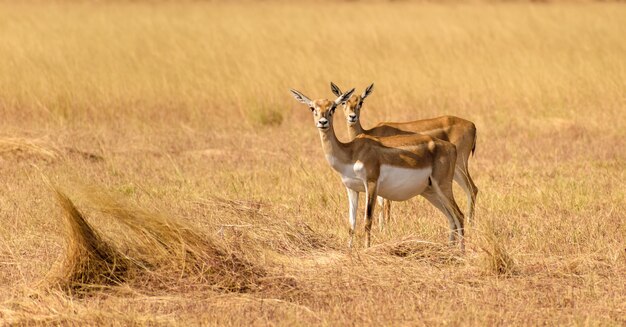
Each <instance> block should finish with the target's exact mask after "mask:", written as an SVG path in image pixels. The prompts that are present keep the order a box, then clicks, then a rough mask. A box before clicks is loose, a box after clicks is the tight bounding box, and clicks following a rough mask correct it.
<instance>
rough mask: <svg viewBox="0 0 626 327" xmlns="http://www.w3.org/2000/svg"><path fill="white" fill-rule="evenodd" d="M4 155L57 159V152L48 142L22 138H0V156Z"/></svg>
mask: <svg viewBox="0 0 626 327" xmlns="http://www.w3.org/2000/svg"><path fill="white" fill-rule="evenodd" d="M5 153H6V154H9V153H10V154H15V155H19V156H24V155H26V156H36V157H41V158H44V159H49V160H52V159H57V158H58V157H59V150H58V149H57V148H56V147H55V146H54V145H52V144H51V143H50V142H47V141H45V140H43V139H31V138H23V137H0V155H1V154H5Z"/></svg>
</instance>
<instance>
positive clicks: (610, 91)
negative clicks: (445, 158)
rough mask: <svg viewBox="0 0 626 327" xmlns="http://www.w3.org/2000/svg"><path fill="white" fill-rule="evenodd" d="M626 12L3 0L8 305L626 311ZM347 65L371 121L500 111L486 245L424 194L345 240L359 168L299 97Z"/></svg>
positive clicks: (423, 312)
mask: <svg viewBox="0 0 626 327" xmlns="http://www.w3.org/2000/svg"><path fill="white" fill-rule="evenodd" d="M625 17H626V7H624V6H623V5H622V4H619V3H558V4H527V3H501V4H496V3H473V4H463V3H454V4H434V3H413V2H371V3H370V2H347V3H344V2H341V3H335V2H307V3H298V4H291V3H274V2H261V3H238V4H229V3H205V2H185V3H173V2H172V3H171V2H158V3H150V4H148V3H142V2H121V1H120V2H55V3H47V2H29V3H10V2H1V3H0V40H1V41H0V62H1V63H2V65H0V129H1V130H2V132H1V134H0V185H1V186H2V192H0V285H2V286H3V288H2V290H3V291H2V292H0V324H30V325H44V324H61V325H66V324H87V325H111V324H118V325H145V324H165V325H215V324H218V325H223V324H227V325H268V324H270V325H303V324H318V325H354V324H356V325H444V324H448V325H539V324H548V325H623V324H626V320H624V317H625V316H626V315H625V312H626V306H625V305H624V303H626V286H625V285H626V278H625V277H624V276H626V241H625V240H624V235H626V224H624V222H623V217H624V216H626V182H625V181H626V156H625V155H624V151H623V149H624V148H625V147H626V120H625V119H626V118H625V117H626V116H625V115H624V108H625V107H626V97H625V95H624V90H626V43H624V42H623V35H626V24H624V23H623V22H624V21H625ZM330 81H333V82H335V83H337V84H338V85H339V86H341V87H342V88H343V87H345V88H348V87H357V88H358V89H359V90H361V91H362V88H364V87H365V86H366V85H369V83H371V82H375V84H376V88H375V90H374V93H373V94H372V96H371V97H370V98H368V102H367V103H366V105H365V108H364V112H363V120H364V125H365V126H366V127H369V126H372V125H374V124H375V123H376V122H378V121H380V120H394V121H401V120H410V119H420V118H427V117H433V116H437V115H443V114H454V115H458V116H462V117H464V118H467V119H469V120H472V121H474V122H475V123H476V125H477V127H478V144H477V151H476V156H475V157H473V158H472V159H470V170H471V173H472V176H473V178H474V179H475V181H476V183H477V185H478V187H479V190H480V193H479V195H478V200H477V221H478V223H477V224H476V225H475V226H470V227H469V228H468V230H467V233H466V235H467V239H466V246H467V250H466V252H465V253H464V254H461V253H459V252H458V250H456V249H454V248H451V247H449V246H447V244H446V239H447V224H446V222H445V219H443V217H441V215H440V214H439V213H438V212H436V211H435V210H434V209H433V208H432V207H431V206H429V205H428V204H427V203H425V201H423V200H420V199H415V200H412V201H408V202H406V203H399V204H397V205H396V206H394V208H393V210H392V215H393V217H392V221H391V222H390V223H389V224H387V226H386V229H385V230H384V231H382V232H380V231H378V229H377V228H374V231H375V232H374V233H373V238H374V239H373V244H374V246H372V248H370V249H363V248H361V247H358V246H357V248H355V249H353V250H352V251H349V250H348V249H347V248H346V244H347V234H348V223H347V203H346V195H345V190H344V189H343V187H342V186H341V182H340V180H339V179H338V178H337V176H336V175H335V174H334V172H332V171H331V169H330V168H329V167H328V164H327V163H326V162H325V159H324V158H323V156H322V152H321V150H320V145H319V139H318V135H317V131H316V130H315V127H314V126H313V124H312V121H311V117H310V113H309V112H308V110H306V108H303V107H302V106H301V105H299V104H297V103H296V102H295V101H294V100H293V99H292V98H291V97H290V95H289V93H288V89H289V88H292V87H293V88H297V89H299V90H301V91H302V92H304V93H305V94H307V95H308V96H310V97H313V98H315V97H329V96H331V94H332V93H331V92H330V89H329V82H330ZM341 122H342V121H341V120H339V122H338V124H337V126H336V127H337V129H338V133H339V135H340V137H342V138H343V137H344V136H345V127H344V126H342V124H341ZM42 174H43V175H45V176H49V178H50V180H51V181H52V182H53V183H54V184H55V185H61V186H63V188H62V194H59V195H58V198H55V194H54V192H51V191H50V189H49V187H48V184H47V182H45V181H43V180H42V178H41V175H42ZM85 184H86V185H87V186H80V187H78V186H76V185H85ZM459 191H460V190H459V189H455V193H456V194H457V195H459V194H462V193H461V192H459ZM64 194H65V195H64ZM457 200H458V202H460V203H459V204H460V207H462V208H464V207H465V206H464V200H465V199H464V198H463V197H462V196H457ZM57 201H59V203H60V204H61V206H60V207H61V209H59V204H57ZM64 216H65V217H66V218H65V219H66V220H67V224H66V223H64V220H63V219H64V218H63V217H64ZM361 229H362V226H361V224H360V221H359V233H357V237H358V238H359V240H358V242H357V244H360V243H362V242H360V241H361V236H362V235H361V233H362V231H361ZM122 268H124V269H122ZM46 276H47V277H49V278H48V279H46V278H45V277H46ZM56 286H62V287H60V288H59V287H56ZM68 290H69V291H70V292H68Z"/></svg>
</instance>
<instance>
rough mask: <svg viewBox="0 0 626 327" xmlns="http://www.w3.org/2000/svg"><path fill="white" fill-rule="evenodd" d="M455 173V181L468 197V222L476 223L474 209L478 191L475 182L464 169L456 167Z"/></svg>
mask: <svg viewBox="0 0 626 327" xmlns="http://www.w3.org/2000/svg"><path fill="white" fill-rule="evenodd" d="M456 168H457V169H455V171H454V180H455V181H456V182H457V183H458V184H459V185H460V186H461V188H462V189H463V191H464V192H465V194H466V195H467V221H468V222H469V223H472V222H473V221H474V208H475V206H476V194H478V189H477V188H476V185H474V181H473V180H472V178H471V177H470V175H469V171H467V169H466V168H464V167H458V166H457V167H456Z"/></svg>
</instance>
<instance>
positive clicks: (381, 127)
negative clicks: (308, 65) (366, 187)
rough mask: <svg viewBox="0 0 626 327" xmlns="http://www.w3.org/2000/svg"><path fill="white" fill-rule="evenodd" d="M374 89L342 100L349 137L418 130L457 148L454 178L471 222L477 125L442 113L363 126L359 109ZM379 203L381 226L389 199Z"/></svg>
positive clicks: (338, 92)
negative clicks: (471, 161)
mask: <svg viewBox="0 0 626 327" xmlns="http://www.w3.org/2000/svg"><path fill="white" fill-rule="evenodd" d="M330 88H331V90H332V92H333V93H334V94H335V95H337V96H339V95H341V94H342V93H341V90H340V89H339V87H337V85H335V84H334V83H333V82H331V83H330ZM373 90H374V84H373V83H372V84H371V85H370V86H368V87H367V88H366V89H365V91H363V94H361V95H358V94H353V95H352V96H351V97H350V98H348V99H347V100H346V101H344V102H342V105H343V113H344V115H345V116H346V123H347V125H348V133H349V134H350V140H353V139H355V138H356V137H357V136H358V135H360V134H364V135H369V136H376V137H382V136H392V135H405V134H413V133H420V134H425V135H429V136H432V137H435V138H438V139H440V140H443V141H448V142H450V143H452V144H454V145H455V146H456V151H457V160H456V167H455V170H454V180H455V181H456V182H457V183H458V184H459V185H460V186H461V188H462V189H463V191H464V192H465V194H466V195H467V207H468V208H467V216H468V221H469V222H470V223H471V222H472V221H473V219H474V208H475V206H476V195H477V194H478V188H477V187H476V184H474V181H473V180H472V177H471V176H470V173H469V170H468V160H469V157H470V154H473V153H474V150H475V149H476V125H474V123H472V122H471V121H468V120H465V119H462V118H459V117H455V116H441V117H437V118H431V119H423V120H415V121H410V122H401V123H391V122H383V123H379V124H378V125H376V126H375V127H374V128H372V129H364V128H363V126H362V125H361V109H362V107H363V101H364V100H365V98H367V97H368V96H369V95H370V94H372V91H373ZM378 203H380V204H381V206H382V207H383V210H382V211H381V213H380V215H379V227H380V228H381V229H382V228H383V225H384V221H385V219H387V220H389V216H390V215H391V201H390V200H389V199H386V200H385V199H383V197H378ZM385 216H386V218H385Z"/></svg>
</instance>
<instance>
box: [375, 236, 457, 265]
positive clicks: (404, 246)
mask: <svg viewBox="0 0 626 327" xmlns="http://www.w3.org/2000/svg"><path fill="white" fill-rule="evenodd" d="M367 251H368V252H372V253H375V254H380V255H390V256H393V257H400V258H405V259H410V260H415V261H427V262H429V263H440V264H452V263H458V262H461V261H462V260H463V253H462V252H461V251H460V250H459V249H457V248H456V247H455V246H451V245H449V244H443V243H433V242H428V241H423V240H418V239H415V238H405V239H402V240H399V241H393V242H387V243H383V244H379V245H375V246H373V247H371V248H369V249H368V250H367Z"/></svg>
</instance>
